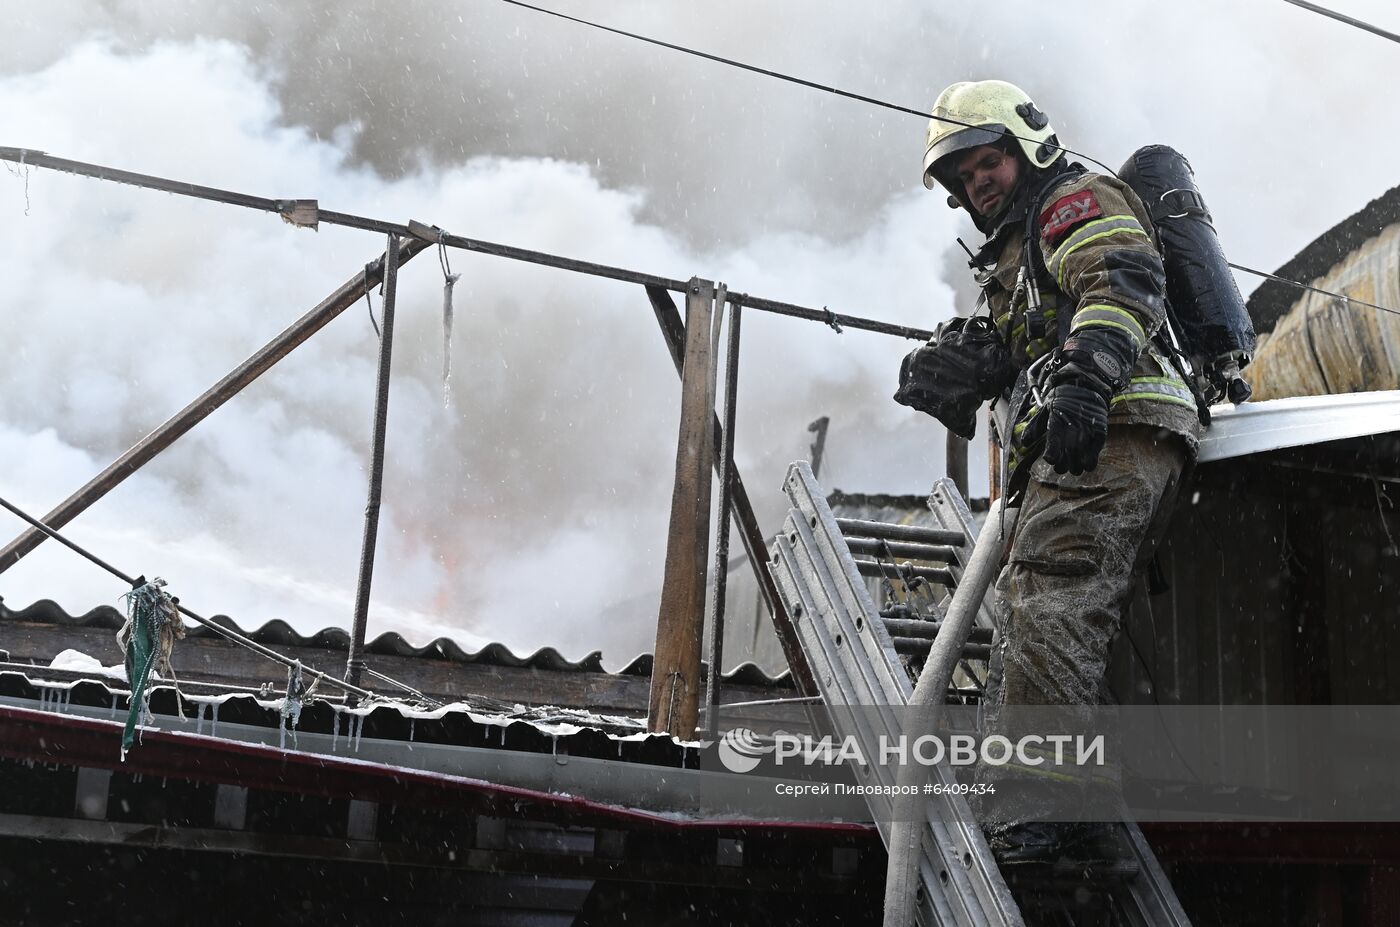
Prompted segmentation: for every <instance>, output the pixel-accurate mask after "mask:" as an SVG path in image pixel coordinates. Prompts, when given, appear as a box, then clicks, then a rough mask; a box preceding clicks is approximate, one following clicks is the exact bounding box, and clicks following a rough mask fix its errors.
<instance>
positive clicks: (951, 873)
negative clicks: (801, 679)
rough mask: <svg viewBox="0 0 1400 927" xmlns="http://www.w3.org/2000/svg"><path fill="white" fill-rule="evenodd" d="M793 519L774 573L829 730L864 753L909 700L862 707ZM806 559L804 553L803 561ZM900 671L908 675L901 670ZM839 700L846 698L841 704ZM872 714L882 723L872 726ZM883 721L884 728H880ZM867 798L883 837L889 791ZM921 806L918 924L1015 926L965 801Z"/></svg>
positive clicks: (863, 668)
mask: <svg viewBox="0 0 1400 927" xmlns="http://www.w3.org/2000/svg"><path fill="white" fill-rule="evenodd" d="M792 521H793V523H792V524H789V525H787V526H785V530H784V532H783V533H782V534H780V535H779V536H778V537H777V539H776V540H775V542H774V549H775V551H776V554H775V557H774V570H773V575H774V577H775V579H776V580H777V582H778V587H779V589H780V591H781V592H782V594H783V596H784V598H785V599H786V601H787V605H788V608H789V609H790V612H791V613H792V614H793V615H794V617H795V619H796V620H795V627H796V629H797V635H798V640H799V641H800V642H801V644H802V647H803V650H804V651H805V652H806V654H807V657H808V660H809V661H810V663H811V665H812V669H813V675H814V677H815V679H816V682H817V685H818V687H819V688H821V689H822V691H823V694H824V696H825V699H826V701H827V708H828V711H829V712H830V717H831V721H832V726H833V728H834V730H835V732H836V733H837V734H838V735H840V736H847V735H852V734H854V735H855V736H856V738H857V742H858V743H859V744H860V746H861V749H862V751H865V752H866V753H867V755H868V754H869V753H870V752H872V751H874V750H875V749H877V744H878V737H879V734H880V733H884V734H885V735H886V736H887V737H897V736H898V734H899V732H900V726H901V723H902V718H901V717H900V712H899V710H898V708H902V706H903V705H904V703H905V702H906V701H907V698H906V697H905V696H903V695H901V696H900V697H899V701H898V703H897V706H895V707H896V710H893V711H891V710H889V709H890V707H891V706H888V705H884V706H883V707H884V708H885V710H884V711H883V712H881V713H880V714H879V715H873V714H872V712H871V711H870V709H869V708H868V707H865V706H869V705H874V704H881V703H878V702H875V701H873V697H874V692H875V691H876V690H875V689H874V688H873V687H871V686H870V685H869V680H870V670H871V666H870V664H871V662H872V661H870V660H869V658H868V657H866V656H864V655H863V654H861V653H860V652H859V651H856V650H853V649H852V648H850V647H847V646H846V645H845V644H844V643H843V644H840V645H838V644H836V643H835V635H836V633H838V629H841V628H843V625H842V623H841V622H842V619H843V617H844V615H843V614H841V613H840V611H839V609H836V608H834V607H832V606H831V605H829V604H828V605H825V606H824V605H823V600H824V599H825V601H826V602H828V603H830V602H832V601H834V598H833V595H834V590H832V589H830V588H823V587H822V586H821V585H816V584H813V583H812V580H813V579H814V578H819V577H820V576H821V575H822V573H823V570H822V569H821V567H819V566H818V562H817V560H815V559H814V558H812V557H811V552H810V551H807V552H803V551H802V550H801V549H800V547H795V546H794V545H793V543H792V541H791V540H790V538H791V537H792V536H793V535H796V537H797V541H798V544H799V545H801V544H803V543H804V542H806V541H807V540H809V539H810V527H809V529H808V531H807V532H806V535H807V537H806V538H804V533H803V532H801V531H800V530H794V529H798V528H800V526H801V525H804V524H808V522H806V521H805V520H803V519H802V518H801V513H796V517H795V518H794V519H793V520H792ZM804 558H805V559H807V564H805V565H804V564H803V563H802V561H803V559H804ZM827 575H828V576H829V574H827ZM850 627H851V626H850V625H849V624H846V625H844V630H845V631H846V632H848V631H849V630H850ZM844 637H845V634H844V633H843V638H844ZM899 676H900V678H902V679H905V680H907V678H908V677H907V676H905V675H904V674H903V673H902V672H901V673H900V674H899ZM843 701H844V702H846V704H840V702H843ZM853 709H854V710H853ZM876 717H879V718H880V719H881V720H882V721H883V724H872V721H873V720H874V719H875V718H876ZM881 727H883V728H884V730H883V731H880V730H879V728H881ZM932 772H933V777H932V781H934V782H937V783H939V784H941V785H942V786H944V787H945V788H946V787H948V786H951V785H953V784H954V783H956V781H957V780H956V776H955V774H954V773H953V771H952V768H951V767H949V766H948V765H947V764H946V763H945V764H940V765H938V766H936V767H934V768H933V770H932ZM868 775H869V776H870V777H871V778H873V779H875V780H877V784H881V785H893V784H895V775H894V771H893V770H892V769H891V768H889V767H882V766H879V765H875V766H872V767H869V768H868ZM867 803H868V806H869V807H870V809H871V813H872V816H874V817H875V819H876V824H877V828H878V829H879V830H880V833H881V837H882V838H883V839H884V840H886V841H888V839H889V829H890V822H891V819H892V816H893V811H894V803H893V799H892V797H890V796H883V795H881V796H867ZM924 808H925V809H926V815H927V817H928V821H927V826H925V827H923V828H920V830H921V832H926V836H925V838H924V840H923V849H924V854H923V855H924V858H923V860H922V861H921V867H920V870H921V881H922V885H921V887H922V892H921V893H920V896H919V899H918V902H917V903H918V905H919V909H920V911H921V912H922V917H923V922H924V923H926V924H938V925H958V927H981V925H988V924H1019V923H1020V920H1019V916H1018V915H1015V914H1009V915H1008V914H1007V909H1008V906H1009V907H1010V911H1012V912H1014V911H1015V908H1014V902H1011V901H1010V893H1009V890H1008V889H1007V888H1006V886H1005V882H1004V881H1003V880H1002V878H1001V875H1000V873H999V871H998V870H997V869H996V865H995V862H994V861H993V860H992V859H991V854H990V850H989V849H988V848H987V845H986V842H985V840H984V839H983V838H982V836H981V831H980V829H979V828H978V827H977V825H976V823H975V822H974V821H973V817H972V812H971V810H970V809H969V808H968V806H967V802H966V800H965V799H964V798H963V797H962V796H960V795H956V794H942V795H935V796H930V797H929V800H928V801H926V802H925V803H924ZM935 837H936V841H937V842H936V843H935ZM939 847H945V848H948V849H947V850H940V849H939Z"/></svg>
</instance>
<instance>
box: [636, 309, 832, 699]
mask: <svg viewBox="0 0 1400 927" xmlns="http://www.w3.org/2000/svg"><path fill="white" fill-rule="evenodd" d="M646 290H647V298H648V299H650V300H651V308H652V310H653V311H654V312H655V313H656V323H657V324H658V325H659V326H661V336H662V337H663V338H665V339H666V348H667V350H669V351H670V352H671V360H672V362H674V363H675V365H676V373H680V372H681V366H682V362H683V360H684V357H685V345H686V333H685V327H684V326H683V325H682V324H681V314H680V312H679V311H678V310H677V309H676V304H675V302H674V301H672V299H671V294H670V293H668V292H666V290H665V288H664V287H654V286H649V287H647V288H646ZM744 301H745V304H747V303H748V297H745V298H744ZM712 428H713V430H714V434H715V438H716V440H723V439H722V438H721V437H720V435H721V433H722V432H723V430H724V426H723V425H721V424H720V420H719V416H712ZM729 482H730V489H731V491H732V492H733V493H734V521H735V522H736V523H737V525H738V527H739V540H740V541H741V542H743V545H744V553H746V554H747V555H748V558H749V564H750V565H751V566H752V567H753V573H754V578H755V579H756V580H758V595H759V597H760V604H761V605H765V606H767V608H768V613H769V614H770V615H772V616H773V628H774V630H775V631H776V632H777V635H778V643H779V644H781V645H782V648H783V656H784V657H785V658H786V659H787V664H788V668H789V669H790V670H791V671H792V679H793V682H795V683H797V690H798V692H800V693H801V694H802V695H805V696H814V695H819V694H820V690H818V689H817V683H816V680H815V679H813V678H812V669H811V667H810V666H809V665H808V663H807V657H806V655H805V654H804V653H803V652H802V644H801V642H800V641H798V639H797V629H796V628H794V627H793V625H792V616H791V615H789V614H788V611H787V606H786V605H784V604H783V597H782V596H781V595H779V594H778V585H777V583H776V582H775V581H774V580H773V574H772V572H771V570H770V568H769V561H768V549H767V546H768V545H767V542H766V541H765V540H764V537H763V531H762V529H760V528H759V526H758V518H757V516H755V515H754V512H753V503H751V502H750V501H749V493H748V490H747V489H745V488H744V480H743V478H742V477H741V476H740V474H739V468H738V467H735V468H734V469H733V470H732V472H731V478H730V481H729ZM754 640H755V642H756V641H757V640H758V624H757V623H756V622H755V624H754Z"/></svg>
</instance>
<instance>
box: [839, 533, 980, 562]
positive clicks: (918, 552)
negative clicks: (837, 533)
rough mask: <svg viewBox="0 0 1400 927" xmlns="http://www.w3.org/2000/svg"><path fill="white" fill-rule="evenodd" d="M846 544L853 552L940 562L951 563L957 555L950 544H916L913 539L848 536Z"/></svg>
mask: <svg viewBox="0 0 1400 927" xmlns="http://www.w3.org/2000/svg"><path fill="white" fill-rule="evenodd" d="M846 546H847V547H849V548H850V549H851V553H853V554H885V555H886V556H890V557H908V558H910V559H912V560H936V561H938V562H940V563H951V562H952V561H953V558H954V557H955V556H957V555H956V554H955V553H954V552H953V547H952V545H950V544H916V543H914V542H912V541H887V540H885V539H884V538H847V539H846Z"/></svg>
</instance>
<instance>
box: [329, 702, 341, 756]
mask: <svg viewBox="0 0 1400 927" xmlns="http://www.w3.org/2000/svg"><path fill="white" fill-rule="evenodd" d="M339 743H340V709H339V708H337V709H335V710H334V711H333V712H332V714H331V752H332V753H334V752H335V748H336V745H337V744H339Z"/></svg>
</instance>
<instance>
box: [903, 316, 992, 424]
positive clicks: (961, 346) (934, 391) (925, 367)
mask: <svg viewBox="0 0 1400 927" xmlns="http://www.w3.org/2000/svg"><path fill="white" fill-rule="evenodd" d="M1014 376H1015V372H1014V371H1013V369H1012V367H1011V354H1010V352H1009V351H1008V350H1007V349H1006V344H1005V343H1004V342H1003V341H1002V340H1001V334H1000V333H999V332H998V331H997V330H996V327H995V326H993V325H992V323H991V321H990V320H989V319H986V318H983V317H980V316H979V317H976V318H972V319H966V318H957V319H953V320H952V321H950V322H947V323H945V324H943V325H940V326H939V327H938V330H937V331H936V332H934V336H933V338H931V339H930V340H929V342H928V344H926V345H923V346H922V347H919V348H915V349H914V350H913V351H911V352H909V355H908V356H907V357H905V358H904V363H903V364H902V365H901V366H900V368H899V389H898V390H896V391H895V394H894V399H895V402H898V403H900V404H901V405H906V406H909V407H910V408H913V409H917V410H919V411H920V412H925V413H927V414H929V415H932V416H933V417H934V418H936V419H938V420H939V421H940V422H942V423H943V424H944V426H946V427H947V429H948V430H949V431H951V432H952V433H953V434H955V435H958V436H960V437H963V438H971V437H972V436H973V435H974V434H975V433H976V430H977V409H978V408H979V407H980V406H981V405H982V403H983V402H985V401H986V400H988V399H992V398H994V397H996V396H999V395H1000V394H1001V393H1002V392H1003V391H1004V390H1005V389H1006V388H1007V387H1008V386H1009V385H1010V384H1011V381H1012V379H1013V377H1014Z"/></svg>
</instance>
